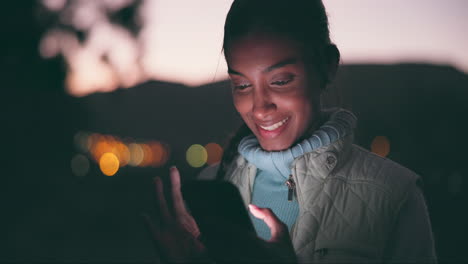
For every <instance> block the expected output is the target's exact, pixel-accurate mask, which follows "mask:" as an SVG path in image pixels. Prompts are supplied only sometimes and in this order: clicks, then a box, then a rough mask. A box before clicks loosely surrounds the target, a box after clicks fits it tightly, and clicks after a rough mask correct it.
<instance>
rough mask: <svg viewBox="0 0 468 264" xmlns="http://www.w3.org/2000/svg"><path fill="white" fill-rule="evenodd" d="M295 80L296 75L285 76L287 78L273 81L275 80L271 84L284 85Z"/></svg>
mask: <svg viewBox="0 0 468 264" xmlns="http://www.w3.org/2000/svg"><path fill="white" fill-rule="evenodd" d="M293 80H294V77H293V76H291V77H288V78H285V79H280V80H276V81H273V82H271V85H274V86H283V85H286V84H288V83H290V82H292V81H293Z"/></svg>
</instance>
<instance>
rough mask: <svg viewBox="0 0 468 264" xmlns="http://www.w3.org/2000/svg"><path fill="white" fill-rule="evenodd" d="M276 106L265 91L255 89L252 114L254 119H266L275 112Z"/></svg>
mask: <svg viewBox="0 0 468 264" xmlns="http://www.w3.org/2000/svg"><path fill="white" fill-rule="evenodd" d="M276 108H277V107H276V104H275V103H274V102H273V100H272V97H271V94H270V93H269V92H268V90H267V89H264V88H260V89H255V91H254V93H253V106H252V113H253V115H254V117H255V118H256V119H259V120H265V119H268V118H269V116H271V115H272V114H273V113H274V112H275V111H276Z"/></svg>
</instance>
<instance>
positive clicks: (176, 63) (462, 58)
mask: <svg viewBox="0 0 468 264" xmlns="http://www.w3.org/2000/svg"><path fill="white" fill-rule="evenodd" d="M42 1H43V3H44V5H46V6H47V5H49V6H50V7H51V8H50V9H53V8H54V7H53V4H55V5H56V7H55V9H56V10H59V9H60V3H62V2H64V1H65V0H42ZM323 1H324V4H325V6H326V8H327V12H328V14H329V21H330V30H331V34H332V40H333V41H334V42H335V43H336V44H337V46H338V48H339V49H340V51H341V53H342V62H343V63H345V64H350V63H383V64H386V63H400V62H418V63H434V64H449V65H453V66H455V67H457V68H458V69H459V70H461V71H463V72H465V73H468V15H467V14H468V1H467V0H445V1H443V0H391V1H390V0H387V1H383V0H379V1H376V0H345V1H343V0H323ZM128 2H131V0H100V1H89V0H76V3H78V4H77V8H76V10H75V11H76V12H75V13H76V14H77V15H76V16H70V15H69V13H67V12H63V13H66V14H68V17H65V18H64V20H66V19H67V18H70V22H69V23H71V24H73V25H74V26H75V27H90V28H92V30H91V33H92V34H90V38H89V40H88V41H87V43H85V44H84V45H82V46H79V44H77V43H76V41H74V40H73V37H71V36H70V35H68V36H66V37H63V36H62V37H61V40H60V41H57V40H55V42H54V41H49V42H45V44H44V43H43V44H44V45H42V44H41V47H40V49H41V54H43V56H44V57H52V56H54V54H56V53H57V52H62V53H65V54H66V56H65V57H67V61H68V64H69V70H70V74H69V75H70V77H69V78H68V85H69V86H70V87H71V88H69V91H70V92H71V93H72V94H75V95H78V96H79V95H85V94H88V93H90V92H93V91H98V90H99V91H110V90H113V89H115V87H116V86H119V85H120V86H124V87H131V86H132V85H134V84H135V83H138V82H140V81H144V80H147V79H158V80H165V81H174V82H182V83H185V84H188V85H200V84H204V83H209V82H212V81H213V80H220V79H224V78H226V76H227V75H226V65H225V62H224V58H223V56H222V54H221V44H222V43H221V42H222V36H223V24H224V19H225V16H226V13H227V11H228V9H229V7H230V4H231V3H232V0H197V1H194V0H143V4H142V6H141V8H140V10H139V15H140V19H141V21H142V22H143V29H142V31H141V33H140V35H139V36H138V37H137V39H129V35H128V34H126V33H125V31H124V30H123V29H122V28H120V29H119V28H115V27H114V26H110V25H109V23H107V22H106V21H105V19H103V16H102V15H99V14H98V12H97V11H94V12H91V11H90V10H93V8H94V9H95V10H99V9H98V8H96V7H98V6H101V7H102V6H105V7H106V8H119V5H120V6H122V5H125V4H126V3H128ZM57 6H58V8H57ZM83 7H86V8H83ZM55 33H56V32H55ZM93 33H94V34H93ZM52 35H53V34H52ZM55 37H57V34H56V35H55ZM45 39H46V38H45ZM50 39H53V38H49V40H50ZM51 43H55V44H54V45H55V46H54V45H50V44H51ZM56 43H62V45H65V44H66V45H68V47H71V46H73V47H74V48H67V47H61V48H57V45H59V44H56ZM64 43H65V44H64ZM70 43H71V44H70ZM53 48H55V49H53ZM103 52H107V53H108V54H110V56H109V57H110V63H112V64H114V65H113V66H114V67H111V68H113V69H112V70H109V67H108V68H106V67H107V66H106V65H105V64H103V63H102V62H99V61H97V60H98V59H96V58H100V57H102V56H99V55H102V53H103ZM67 54H68V55H67ZM94 57H95V58H94ZM90 65H93V66H90ZM137 69H140V70H137ZM116 72H117V73H116ZM93 74H94V75H93ZM103 76H104V77H103ZM116 76H117V77H116ZM106 85H107V86H106ZM101 86H102V87H101ZM104 86H106V87H104ZM103 87H104V88H103Z"/></svg>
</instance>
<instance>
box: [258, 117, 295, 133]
mask: <svg viewBox="0 0 468 264" xmlns="http://www.w3.org/2000/svg"><path fill="white" fill-rule="evenodd" d="M288 119H289V117H286V118H285V119H283V120H281V121H279V122H278V123H276V124H273V125H271V126H267V127H265V126H260V127H261V128H262V129H265V130H268V131H273V130H275V129H277V128H278V127H280V126H282V125H284V123H286V121H288Z"/></svg>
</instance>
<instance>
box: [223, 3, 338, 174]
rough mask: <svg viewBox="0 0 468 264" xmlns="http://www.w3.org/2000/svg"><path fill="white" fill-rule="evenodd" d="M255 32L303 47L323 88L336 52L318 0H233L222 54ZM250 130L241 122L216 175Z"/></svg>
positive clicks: (336, 61) (231, 157) (308, 63)
mask: <svg viewBox="0 0 468 264" xmlns="http://www.w3.org/2000/svg"><path fill="white" fill-rule="evenodd" d="M258 32H266V33H275V34H281V35H285V36H287V37H289V38H292V39H294V40H296V41H298V42H299V43H301V44H302V45H303V47H304V60H305V62H306V64H307V66H308V67H314V69H315V70H316V72H317V73H318V74H319V78H320V81H321V87H322V88H323V89H324V88H325V87H326V85H327V84H328V83H329V82H330V81H331V78H330V76H331V74H330V72H331V71H334V69H336V66H337V65H338V62H339V59H340V53H339V51H338V49H337V48H336V46H335V45H334V44H332V43H331V40H330V32H329V29H328V17H327V13H326V11H325V7H324V5H323V3H322V1H321V0H289V1H284V0H234V2H233V3H232V5H231V9H230V10H229V13H228V14H227V17H226V23H225V25H224V40H223V50H224V54H225V56H227V54H228V53H229V50H230V48H231V45H232V44H233V43H234V42H235V41H236V40H237V39H239V38H241V37H243V36H246V35H248V34H255V33H258ZM249 133H252V132H251V131H250V129H249V128H248V127H247V125H245V124H243V125H242V126H241V128H240V129H239V130H238V131H237V133H236V134H235V136H234V137H233V138H232V139H231V141H230V142H229V144H228V146H227V147H226V150H225V153H224V155H223V158H222V160H221V164H220V168H219V170H218V174H217V178H222V177H223V176H224V174H225V172H226V171H225V170H226V166H227V165H228V164H229V163H231V162H232V160H233V159H234V157H235V156H236V155H237V147H238V145H239V142H240V140H241V139H242V138H244V137H245V136H247V135H248V134H249Z"/></svg>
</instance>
